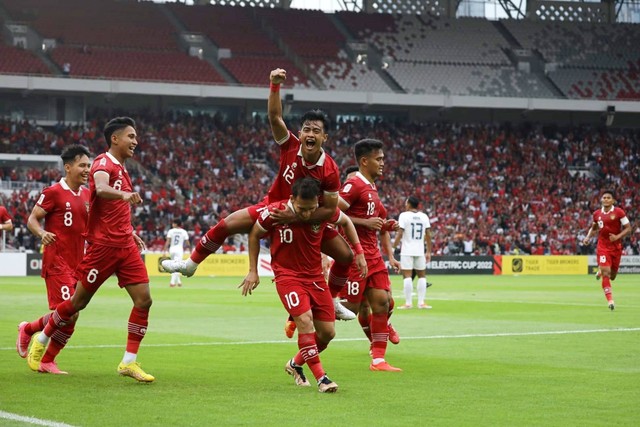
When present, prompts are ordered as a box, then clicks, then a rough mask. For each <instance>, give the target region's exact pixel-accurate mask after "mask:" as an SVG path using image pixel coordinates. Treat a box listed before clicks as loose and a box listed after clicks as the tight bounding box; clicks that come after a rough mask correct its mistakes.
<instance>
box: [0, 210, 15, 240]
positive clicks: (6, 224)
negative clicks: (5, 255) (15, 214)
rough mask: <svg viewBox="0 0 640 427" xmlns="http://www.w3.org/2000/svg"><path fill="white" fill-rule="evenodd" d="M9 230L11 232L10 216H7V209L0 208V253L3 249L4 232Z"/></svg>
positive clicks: (11, 222)
mask: <svg viewBox="0 0 640 427" xmlns="http://www.w3.org/2000/svg"><path fill="white" fill-rule="evenodd" d="M0 201H1V199H0ZM11 230H13V221H12V220H11V215H9V212H8V211H7V208H5V207H4V206H0V231H2V233H0V251H1V250H3V249H4V241H5V240H4V239H5V232H7V231H11Z"/></svg>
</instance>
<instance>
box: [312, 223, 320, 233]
mask: <svg viewBox="0 0 640 427" xmlns="http://www.w3.org/2000/svg"><path fill="white" fill-rule="evenodd" d="M311 231H313V232H314V233H317V232H318V231H320V224H318V223H315V224H311Z"/></svg>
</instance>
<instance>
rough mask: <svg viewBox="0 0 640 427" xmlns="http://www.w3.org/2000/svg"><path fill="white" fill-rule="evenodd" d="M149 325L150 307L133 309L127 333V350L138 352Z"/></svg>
mask: <svg viewBox="0 0 640 427" xmlns="http://www.w3.org/2000/svg"><path fill="white" fill-rule="evenodd" d="M148 325H149V309H148V308H136V307H133V308H132V309H131V314H130V315H129V324H128V328H129V333H128V335H127V352H129V353H134V354H137V353H138V349H139V348H140V342H141V341H142V338H144V335H145V334H146V332H147V326H148Z"/></svg>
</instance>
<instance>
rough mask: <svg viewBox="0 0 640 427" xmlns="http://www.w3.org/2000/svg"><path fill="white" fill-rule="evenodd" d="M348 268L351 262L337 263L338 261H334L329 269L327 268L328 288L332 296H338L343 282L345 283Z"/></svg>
mask: <svg viewBox="0 0 640 427" xmlns="http://www.w3.org/2000/svg"><path fill="white" fill-rule="evenodd" d="M350 268H351V264H339V263H338V262H334V263H333V265H332V266H331V270H329V289H330V290H331V296H332V297H333V298H335V297H337V296H338V294H339V293H340V291H342V288H344V284H345V283H347V279H348V278H349V270H350Z"/></svg>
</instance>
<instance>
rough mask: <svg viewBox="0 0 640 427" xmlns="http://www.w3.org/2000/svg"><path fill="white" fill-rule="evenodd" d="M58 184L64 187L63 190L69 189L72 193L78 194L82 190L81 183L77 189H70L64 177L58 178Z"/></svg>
mask: <svg viewBox="0 0 640 427" xmlns="http://www.w3.org/2000/svg"><path fill="white" fill-rule="evenodd" d="M60 186H61V187H62V188H64V189H65V190H69V191H71V193H73V194H74V195H76V196H77V195H79V194H80V193H81V192H82V185H81V186H80V188H78V191H77V192H75V191H73V190H72V189H71V187H69V184H67V180H66V179H64V177H62V178H60Z"/></svg>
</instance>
